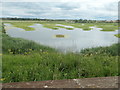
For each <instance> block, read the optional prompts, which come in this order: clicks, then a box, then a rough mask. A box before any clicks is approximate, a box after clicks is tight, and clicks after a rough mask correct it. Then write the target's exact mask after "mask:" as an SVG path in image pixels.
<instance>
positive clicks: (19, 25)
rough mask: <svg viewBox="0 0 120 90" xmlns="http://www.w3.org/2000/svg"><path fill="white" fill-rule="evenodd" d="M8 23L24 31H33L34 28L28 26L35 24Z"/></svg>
mask: <svg viewBox="0 0 120 90" xmlns="http://www.w3.org/2000/svg"><path fill="white" fill-rule="evenodd" d="M9 23H10V24H12V25H13V26H14V27H17V28H22V29H24V30H26V31H33V30H35V29H34V28H32V27H29V26H31V25H33V24H35V23H34V22H9Z"/></svg>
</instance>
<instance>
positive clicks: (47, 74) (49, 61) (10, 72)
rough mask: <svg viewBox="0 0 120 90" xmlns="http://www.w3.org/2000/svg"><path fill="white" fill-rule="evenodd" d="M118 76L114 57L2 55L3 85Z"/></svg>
mask: <svg viewBox="0 0 120 90" xmlns="http://www.w3.org/2000/svg"><path fill="white" fill-rule="evenodd" d="M117 75H118V57H117V56H102V55H96V56H95V55H93V56H81V55H79V54H66V55H64V54H60V53H47V52H44V53H32V54H31V55H7V54H6V55H3V79H4V81H3V82H20V81H42V80H58V79H73V78H88V77H102V76H103V77H104V76H117Z"/></svg>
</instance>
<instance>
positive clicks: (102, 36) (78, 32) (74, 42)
mask: <svg viewBox="0 0 120 90" xmlns="http://www.w3.org/2000/svg"><path fill="white" fill-rule="evenodd" d="M5 25H6V27H13V26H12V25H10V24H5ZM30 27H34V28H35V30H34V31H25V30H24V29H20V28H16V27H14V28H12V29H11V28H7V31H6V32H7V34H8V35H10V36H11V37H19V38H24V39H28V40H33V41H35V42H37V43H40V44H42V45H46V46H50V47H52V48H56V49H58V50H60V51H63V52H67V51H70V52H79V51H80V50H81V49H85V48H92V47H98V46H110V45H112V44H114V43H117V42H118V38H117V37H115V36H114V34H117V33H118V31H111V32H103V31H100V30H101V28H96V27H92V30H90V31H84V30H82V29H80V28H74V29H73V30H66V29H64V28H59V29H58V30H52V29H48V28H44V27H43V26H42V25H41V24H34V25H33V26H30ZM56 35H63V36H65V37H63V38H58V37H55V36H56Z"/></svg>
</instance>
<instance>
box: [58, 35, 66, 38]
mask: <svg viewBox="0 0 120 90" xmlns="http://www.w3.org/2000/svg"><path fill="white" fill-rule="evenodd" d="M56 37H58V38H63V37H65V36H64V35H62V34H58V35H56Z"/></svg>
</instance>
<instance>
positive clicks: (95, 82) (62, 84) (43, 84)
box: [2, 76, 119, 88]
mask: <svg viewBox="0 0 120 90" xmlns="http://www.w3.org/2000/svg"><path fill="white" fill-rule="evenodd" d="M118 84H119V83H118V77H117V76H115V77H97V78H83V79H67V80H48V81H35V82H34V81H32V82H15V83H4V84H2V87H3V88H118Z"/></svg>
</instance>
